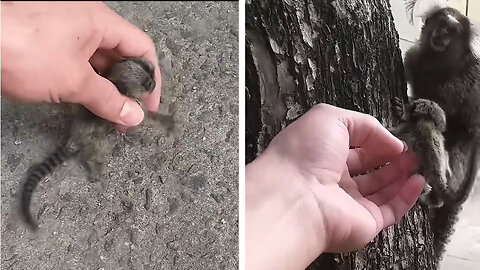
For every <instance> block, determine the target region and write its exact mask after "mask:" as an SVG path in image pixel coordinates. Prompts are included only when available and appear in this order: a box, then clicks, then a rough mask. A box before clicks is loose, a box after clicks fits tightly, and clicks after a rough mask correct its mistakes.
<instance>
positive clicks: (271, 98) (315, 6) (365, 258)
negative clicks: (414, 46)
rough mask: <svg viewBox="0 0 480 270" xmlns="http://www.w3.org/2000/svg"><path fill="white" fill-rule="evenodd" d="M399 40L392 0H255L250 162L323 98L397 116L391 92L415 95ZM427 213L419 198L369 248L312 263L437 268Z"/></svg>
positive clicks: (250, 44) (251, 9) (388, 122)
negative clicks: (406, 75) (408, 82)
mask: <svg viewBox="0 0 480 270" xmlns="http://www.w3.org/2000/svg"><path fill="white" fill-rule="evenodd" d="M398 44H399V39H398V34H397V31H396V29H395V25H394V22H393V16H392V14H391V11H390V4H389V1H388V0H337V1H331V0H330V1H327V0H325V1H321V0H317V1H315V0H303V1H294V0H283V1H282V0H254V1H248V0H247V3H246V99H247V100H246V119H247V122H246V129H247V130H246V163H249V162H251V161H252V160H253V159H255V157H256V155H257V153H260V152H262V151H263V149H265V147H266V146H267V145H268V143H269V142H270V140H271V139H272V138H273V137H274V136H275V135H276V134H277V133H278V132H280V130H281V129H283V128H285V127H286V126H287V125H288V124H290V123H291V122H292V121H294V120H295V119H297V118H298V117H299V116H301V115H302V114H303V113H305V112H306V111H307V110H308V109H309V108H310V107H312V106H313V105H315V104H317V103H320V102H324V103H329V104H332V105H336V106H339V107H342V108H346V109H350V110H355V111H360V112H364V113H368V114H371V115H373V116H375V117H376V118H377V119H378V120H380V122H381V123H383V124H384V125H385V126H387V127H390V126H392V125H395V124H397V123H396V122H395V121H394V120H393V118H392V113H391V111H392V110H391V104H390V100H391V99H392V98H393V97H394V96H399V97H402V98H406V95H407V87H406V82H405V78H404V71H403V63H402V55H401V52H400V49H399V45H398ZM426 220H427V212H426V211H425V210H424V209H422V208H421V207H420V206H419V205H418V204H417V205H415V206H414V208H412V210H411V211H410V212H409V213H408V214H407V216H406V217H405V218H404V219H403V220H402V221H401V222H400V223H399V224H397V225H395V226H392V227H390V228H389V229H388V230H384V231H382V232H381V233H380V234H379V235H378V237H377V238H376V239H375V240H374V241H372V242H371V243H369V244H368V245H367V246H366V247H365V248H364V249H362V250H360V251H358V252H354V253H347V254H323V255H322V256H320V257H319V258H318V259H317V260H316V261H315V262H313V263H312V264H311V265H310V266H309V269H322V270H329V269H345V270H352V269H405V270H412V269H435V268H436V267H435V265H434V254H433V246H432V234H431V231H430V224H429V222H426Z"/></svg>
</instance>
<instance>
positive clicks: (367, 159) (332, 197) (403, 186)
mask: <svg viewBox="0 0 480 270" xmlns="http://www.w3.org/2000/svg"><path fill="white" fill-rule="evenodd" d="M270 147H271V148H272V149H268V150H269V151H273V152H276V153H277V154H279V153H281V155H282V156H285V157H286V159H288V163H291V164H294V165H293V166H294V167H295V168H296V169H297V170H298V171H299V172H300V173H299V174H301V175H302V176H303V177H302V178H300V179H296V180H295V181H292V183H290V184H291V185H297V186H301V188H300V190H303V191H304V192H306V193H311V194H312V195H313V198H314V200H312V203H316V205H317V208H318V210H319V211H318V215H320V216H321V218H322V220H323V224H324V228H323V229H324V230H325V236H326V238H327V239H326V251H329V252H339V251H350V250H355V249H357V248H359V247H361V246H363V245H365V244H366V243H368V242H369V241H371V240H372V239H373V238H374V237H375V236H376V235H377V234H378V233H379V232H380V231H381V230H382V229H384V228H386V227H388V226H390V225H392V224H394V223H396V222H398V221H399V220H400V219H401V218H402V217H403V216H404V215H405V214H406V212H407V211H408V210H409V209H410V208H411V207H412V206H413V205H414V203H415V202H416V200H417V199H418V196H419V195H420V193H421V191H422V189H423V185H424V179H423V177H422V176H420V175H413V176H412V173H411V172H412V171H413V170H414V169H416V166H417V165H416V161H415V158H414V156H413V155H412V154H411V153H410V152H408V151H407V152H405V151H404V150H405V149H404V144H403V143H402V142H401V141H400V140H398V139H397V138H395V137H394V136H393V135H392V134H390V133H389V132H388V131H387V130H386V129H385V128H384V127H383V126H382V125H381V124H380V123H379V122H378V121H377V120H376V119H375V118H373V117H371V116H368V115H366V114H361V113H357V112H352V111H347V110H343V109H340V108H337V107H333V106H330V105H325V104H322V105H318V106H316V107H314V108H312V109H311V110H310V111H309V112H307V113H306V114H305V115H304V116H302V117H301V118H299V119H298V120H297V121H295V122H294V123H292V124H291V125H289V126H288V127H287V128H286V129H284V130H283V131H282V132H281V133H279V134H278V135H277V137H275V139H274V140H273V141H272V143H271V144H270V146H269V148H270ZM352 147H354V148H353V149H352ZM383 165H384V166H383ZM379 166H383V167H381V168H380V169H377V170H375V168H377V167H379Z"/></svg>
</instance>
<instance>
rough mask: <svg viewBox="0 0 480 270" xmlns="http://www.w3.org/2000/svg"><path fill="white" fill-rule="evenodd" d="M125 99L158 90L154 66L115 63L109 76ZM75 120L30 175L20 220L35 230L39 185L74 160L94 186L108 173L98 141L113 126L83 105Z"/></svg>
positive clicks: (133, 60)
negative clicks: (33, 211) (34, 208)
mask: <svg viewBox="0 0 480 270" xmlns="http://www.w3.org/2000/svg"><path fill="white" fill-rule="evenodd" d="M105 77H106V78H107V79H108V80H110V81H111V82H112V83H113V84H114V85H115V86H116V87H117V89H118V91H119V92H120V93H122V94H123V95H125V96H127V97H130V98H134V99H136V100H137V102H140V101H141V100H143V98H144V97H145V96H146V95H148V94H150V93H151V92H152V91H153V89H154V88H155V85H156V83H155V79H154V68H153V65H152V64H151V63H150V62H148V61H146V60H144V59H140V58H128V59H125V60H123V61H121V62H118V63H115V64H114V65H113V66H112V67H111V69H110V71H109V72H108V73H107V74H106V76H105ZM72 109H73V113H74V119H73V122H72V124H71V127H70V136H69V138H68V140H67V142H66V143H65V144H64V145H62V146H61V147H59V148H58V149H57V150H56V151H55V152H54V153H52V154H51V155H50V156H48V157H47V158H46V159H45V160H44V161H42V162H41V163H38V164H34V165H32V167H31V168H30V169H29V170H28V172H27V178H26V181H25V182H24V183H23V185H22V190H21V196H20V216H21V218H22V220H23V221H24V222H25V224H26V225H27V226H28V227H29V228H30V229H31V230H32V231H36V230H37V229H38V226H37V224H36V223H35V222H34V220H33V218H32V215H31V213H30V204H31V200H32V194H33V191H34V190H35V188H36V186H37V185H38V183H39V182H40V181H41V180H42V179H44V178H45V177H46V176H47V175H49V174H51V173H52V172H53V171H54V169H55V168H56V167H57V166H59V165H60V164H62V163H63V162H65V161H66V160H68V159H70V158H74V157H76V158H78V159H79V161H80V162H81V163H82V164H83V165H84V167H85V169H86V171H87V172H88V179H89V181H91V182H96V181H99V180H101V179H102V178H103V173H104V160H103V156H104V153H99V149H98V141H99V139H100V138H102V137H104V136H106V135H107V132H108V130H109V129H110V128H111V125H112V124H111V123H110V122H109V121H107V120H105V119H103V118H100V117H98V116H96V115H95V114H93V113H92V112H90V111H89V110H87V109H86V108H84V107H83V106H81V105H79V104H74V105H73V108H72Z"/></svg>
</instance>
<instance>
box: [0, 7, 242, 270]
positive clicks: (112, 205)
mask: <svg viewBox="0 0 480 270" xmlns="http://www.w3.org/2000/svg"><path fill="white" fill-rule="evenodd" d="M107 5H108V6H110V7H111V8H112V9H113V10H115V11H116V12H118V13H119V14H120V15H122V16H123V17H124V18H126V19H127V20H128V21H130V22H132V23H133V24H135V25H137V26H138V27H140V28H141V29H143V30H144V31H145V32H146V33H148V34H149V35H150V36H151V37H152V39H153V41H154V42H155V44H156V47H157V50H158V54H159V59H160V62H161V67H162V74H163V82H162V84H163V88H162V91H163V95H162V105H161V109H160V110H161V113H162V114H165V115H169V114H173V120H174V121H173V123H174V126H175V131H174V132H173V133H171V134H169V133H167V131H166V128H167V127H168V121H162V122H151V121H150V122H148V121H146V122H145V123H144V124H143V125H141V126H140V127H139V128H138V129H137V130H135V131H132V132H129V133H128V134H126V135H123V136H122V135H121V134H118V133H115V132H113V133H111V134H110V135H109V136H108V137H107V138H105V141H103V143H105V145H107V146H110V147H109V148H110V149H109V151H107V152H106V153H105V156H106V158H107V160H108V164H107V168H106V178H105V179H104V180H103V181H102V182H101V183H89V182H87V180H86V174H85V171H84V170H83V169H82V168H81V167H79V164H78V163H77V162H76V161H75V160H70V161H68V162H66V163H65V164H64V165H63V166H61V167H59V168H58V169H57V171H56V172H55V173H54V174H53V175H51V176H49V177H48V178H47V179H46V180H45V181H43V182H41V184H40V185H39V186H38V187H37V189H36V192H35V194H34V197H33V201H32V212H33V213H34V217H35V218H36V219H37V221H38V222H39V226H40V231H39V232H38V234H37V235H33V234H31V233H29V231H27V230H26V229H25V228H24V227H23V226H22V224H21V223H20V222H19V221H18V219H17V213H16V210H17V209H16V208H15V207H16V206H15V203H16V201H17V196H18V191H19V183H20V181H21V180H23V178H24V177H25V173H26V171H27V169H28V168H29V167H30V166H31V165H32V164H33V163H35V162H39V161H41V160H42V159H43V158H45V157H46V155H47V154H49V153H51V152H52V151H54V150H55V148H56V147H57V146H58V145H59V143H60V141H61V140H63V139H65V138H66V137H67V136H68V134H66V133H65V132H64V131H65V127H66V126H67V124H68V123H69V117H68V115H67V113H66V112H65V110H64V109H63V107H61V106H58V105H53V104H47V105H42V106H25V105H14V104H10V103H9V102H7V101H6V100H2V104H1V105H2V107H1V109H2V122H1V132H2V141H1V151H2V152H1V170H2V171H1V177H2V179H1V192H2V201H1V202H2V204H1V209H2V212H1V216H2V234H1V243H2V248H1V253H2V254H1V257H2V264H1V269H12V270H16V269H22V270H23V269H42V270H43V269H45V270H47V269H62V270H63V269H95V270H99V269H105V270H106V269H237V268H238V257H237V254H238V188H237V187H238V60H239V59H238V3H235V2H207V3H203V2H186V3H182V2H125V3H120V2H108V3H107ZM165 119H166V120H169V117H168V116H167V117H165ZM107 148H108V147H107Z"/></svg>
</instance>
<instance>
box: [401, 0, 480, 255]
mask: <svg viewBox="0 0 480 270" xmlns="http://www.w3.org/2000/svg"><path fill="white" fill-rule="evenodd" d="M411 2H416V1H411ZM424 21H425V24H424V26H423V27H422V31H421V35H420V39H419V41H418V42H417V43H416V44H415V45H414V46H413V47H412V48H411V49H409V50H408V51H407V52H406V55H405V59H404V65H405V74H406V79H407V82H408V83H409V84H410V86H411V90H412V99H413V100H415V99H428V100H431V101H434V102H435V103H437V104H438V105H439V106H440V107H441V109H442V110H443V111H444V112H445V116H446V129H445V131H444V132H442V134H443V136H444V138H445V149H446V151H447V153H448V164H449V167H450V172H451V173H450V175H449V176H448V177H447V187H448V188H449V189H448V190H450V189H451V192H452V193H456V194H455V195H452V197H455V200H451V201H445V202H444V204H443V205H442V206H441V207H440V208H436V209H434V212H433V217H432V223H431V224H432V231H433V234H434V246H435V253H436V255H437V260H440V258H441V256H442V253H443V251H444V247H445V244H446V243H447V241H448V238H449V236H450V235H451V233H452V232H453V226H454V224H455V223H456V220H457V215H458V213H459V212H460V210H461V208H462V204H463V203H464V201H465V200H466V199H467V197H468V195H469V194H470V191H471V189H472V186H473V184H474V181H475V178H476V175H477V172H478V167H479V164H478V163H479V162H478V155H479V154H480V152H479V147H478V143H479V138H480V62H479V59H478V57H477V54H476V53H475V51H476V48H475V45H474V42H473V39H474V38H477V36H476V33H474V32H473V31H472V25H471V22H470V20H469V19H468V18H467V17H466V16H464V15H462V14H461V13H460V12H459V11H458V10H456V9H453V8H448V7H447V8H441V7H434V8H433V9H432V10H431V11H430V12H428V13H427V14H426V15H425V20H424ZM422 158H424V159H429V158H431V156H424V157H422ZM433 180H434V181H438V183H441V182H442V181H443V180H442V179H441V178H438V179H437V180H435V179H433ZM431 181H432V180H429V182H431Z"/></svg>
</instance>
